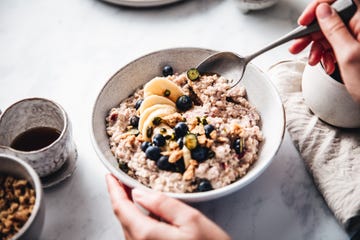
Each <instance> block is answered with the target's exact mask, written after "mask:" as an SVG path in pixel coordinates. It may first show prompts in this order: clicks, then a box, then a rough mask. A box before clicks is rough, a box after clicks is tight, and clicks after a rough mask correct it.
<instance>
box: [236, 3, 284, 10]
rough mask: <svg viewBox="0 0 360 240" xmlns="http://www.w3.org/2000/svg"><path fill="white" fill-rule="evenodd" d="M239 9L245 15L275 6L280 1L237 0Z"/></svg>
mask: <svg viewBox="0 0 360 240" xmlns="http://www.w3.org/2000/svg"><path fill="white" fill-rule="evenodd" d="M236 1H237V4H238V7H239V8H240V10H241V11H242V12H244V13H246V12H248V11H251V10H260V9H265V8H268V7H271V6H273V5H274V4H276V3H277V2H278V0H236Z"/></svg>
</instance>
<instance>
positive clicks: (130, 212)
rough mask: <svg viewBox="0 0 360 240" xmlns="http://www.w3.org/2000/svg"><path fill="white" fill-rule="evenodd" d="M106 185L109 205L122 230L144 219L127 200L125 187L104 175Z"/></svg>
mask: <svg viewBox="0 0 360 240" xmlns="http://www.w3.org/2000/svg"><path fill="white" fill-rule="evenodd" d="M106 183H107V186H108V192H109V194H110V199H111V204H112V207H113V209H114V213H115V215H116V217H117V218H118V219H119V221H120V222H121V223H122V225H123V227H124V228H129V227H130V226H132V225H133V224H134V223H136V222H138V221H139V219H142V218H144V217H145V215H144V214H142V213H141V212H140V210H139V209H138V208H137V207H136V206H135V205H134V203H133V202H132V201H131V200H130V199H129V197H128V195H127V193H126V190H125V187H124V185H123V184H122V183H120V182H119V181H118V180H117V179H116V178H115V177H114V176H113V175H111V174H107V175H106Z"/></svg>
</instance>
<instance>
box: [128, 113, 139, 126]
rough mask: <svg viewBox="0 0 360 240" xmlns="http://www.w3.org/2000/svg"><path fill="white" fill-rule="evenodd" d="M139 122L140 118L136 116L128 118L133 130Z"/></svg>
mask: <svg viewBox="0 0 360 240" xmlns="http://www.w3.org/2000/svg"><path fill="white" fill-rule="evenodd" d="M139 120H140V118H139V117H138V116H132V117H131V118H130V125H131V126H133V127H134V128H137V127H138V126H139Z"/></svg>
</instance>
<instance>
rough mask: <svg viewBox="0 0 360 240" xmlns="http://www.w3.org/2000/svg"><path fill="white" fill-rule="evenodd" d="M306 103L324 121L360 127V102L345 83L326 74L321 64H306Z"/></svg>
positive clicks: (304, 91)
mask: <svg viewBox="0 0 360 240" xmlns="http://www.w3.org/2000/svg"><path fill="white" fill-rule="evenodd" d="M302 93H303V97H304V100H305V104H306V105H307V106H308V107H309V108H310V109H311V111H312V112H313V113H314V114H315V115H316V116H318V117H319V118H320V119H321V120H323V121H324V122H326V123H328V124H330V125H333V126H335V127H342V128H358V127H360V104H358V103H356V102H355V101H354V100H353V99H352V98H351V96H350V94H349V93H348V91H347V90H346V88H345V86H344V84H342V83H340V82H338V81H336V80H335V79H334V78H332V77H331V76H329V75H328V74H326V72H325V70H324V69H323V67H322V65H321V64H317V65H316V66H310V65H308V64H307V65H306V66H305V69H304V73H303V77H302Z"/></svg>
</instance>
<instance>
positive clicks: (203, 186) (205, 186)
mask: <svg viewBox="0 0 360 240" xmlns="http://www.w3.org/2000/svg"><path fill="white" fill-rule="evenodd" d="M212 189H213V187H212V186H211V183H210V181H209V180H207V179H201V180H200V182H199V185H198V191H199V192H206V191H210V190H212Z"/></svg>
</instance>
